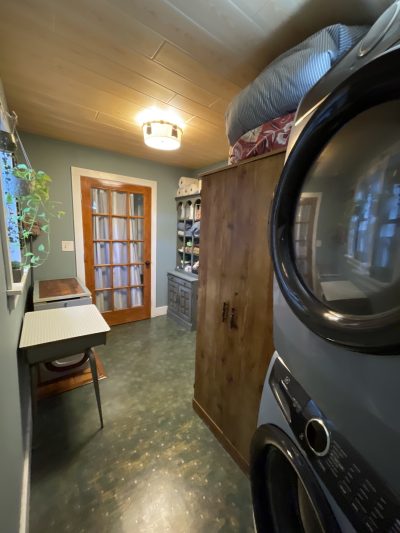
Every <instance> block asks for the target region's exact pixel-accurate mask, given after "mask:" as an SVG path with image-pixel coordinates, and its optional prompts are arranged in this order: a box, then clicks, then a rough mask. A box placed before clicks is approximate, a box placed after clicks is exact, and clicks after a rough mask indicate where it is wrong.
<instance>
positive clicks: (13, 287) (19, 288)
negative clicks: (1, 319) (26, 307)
mask: <svg viewBox="0 0 400 533" xmlns="http://www.w3.org/2000/svg"><path fill="white" fill-rule="evenodd" d="M2 155H3V152H2V151H0V156H2ZM3 177H4V169H3V166H2V165H1V164H0V237H1V246H2V250H3V262H4V273H5V278H6V294H7V295H8V296H18V295H20V294H22V292H23V291H24V288H25V285H26V283H27V280H28V273H29V266H26V267H24V272H23V275H22V279H21V281H20V282H18V283H15V282H14V279H13V273H12V264H11V254H10V239H9V235H8V216H9V214H8V209H7V205H6V200H5V190H4V185H3Z"/></svg>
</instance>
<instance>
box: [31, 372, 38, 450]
mask: <svg viewBox="0 0 400 533" xmlns="http://www.w3.org/2000/svg"><path fill="white" fill-rule="evenodd" d="M29 373H30V377H31V410H32V448H36V447H37V444H38V442H37V440H38V431H39V428H38V417H37V385H38V368H37V365H29Z"/></svg>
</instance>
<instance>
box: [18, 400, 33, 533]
mask: <svg viewBox="0 0 400 533" xmlns="http://www.w3.org/2000/svg"><path fill="white" fill-rule="evenodd" d="M31 449H32V414H31V405H30V400H29V405H28V415H27V421H26V428H25V450H24V464H23V467H22V484H21V510H20V518H19V533H28V531H29V500H30V485H31Z"/></svg>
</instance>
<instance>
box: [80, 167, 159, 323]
mask: <svg viewBox="0 0 400 533" xmlns="http://www.w3.org/2000/svg"><path fill="white" fill-rule="evenodd" d="M81 176H86V177H88V178H94V179H103V180H109V181H119V182H122V183H127V184H128V185H141V186H143V187H150V189H151V297H150V301H151V316H152V317H153V316H157V310H156V286H157V283H156V281H157V247H156V243H157V182H156V181H155V180H147V179H141V178H133V177H130V176H122V175H120V174H111V173H109V172H100V171H98V170H90V169H87V168H79V167H71V177H72V205H73V213H74V236H75V237H74V238H75V261H76V274H77V276H78V277H79V278H80V279H81V280H82V281H83V283H86V281H85V262H84V249H85V248H84V240H83V222H82V196H81Z"/></svg>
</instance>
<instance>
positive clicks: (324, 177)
mask: <svg viewBox="0 0 400 533" xmlns="http://www.w3.org/2000/svg"><path fill="white" fill-rule="evenodd" d="M399 62H400V50H396V51H393V52H391V53H388V54H386V55H384V56H382V57H380V58H378V59H376V60H374V61H372V62H371V63H369V64H368V65H366V66H365V67H363V68H362V69H360V70H359V71H357V72H356V73H355V74H353V76H351V77H349V78H348V80H347V81H346V82H344V83H343V84H342V85H340V86H339V87H338V88H337V89H336V90H335V91H334V92H333V93H332V95H331V96H330V97H329V98H328V99H327V100H326V101H325V102H324V103H323V104H322V105H321V107H320V109H319V110H318V111H317V112H316V113H315V115H314V116H313V117H312V119H311V120H310V122H309V123H308V124H307V126H306V127H305V128H304V130H303V131H302V133H301V135H300V137H299V139H298V141H297V143H296V144H295V146H294V148H293V150H292V152H291V154H290V156H289V158H288V160H287V163H286V165H285V168H284V170H283V173H282V176H281V180H280V183H279V185H278V189H277V192H276V195H275V200H274V205H273V210H272V218H271V252H272V257H273V262H274V268H275V272H276V277H277V281H278V283H279V286H280V289H281V291H282V293H283V295H284V297H285V298H286V300H287V302H288V304H289V305H290V307H291V308H292V310H293V311H294V312H295V314H296V315H297V316H298V317H299V318H300V320H302V321H303V322H304V323H305V324H306V325H307V327H309V329H311V330H312V331H314V332H315V333H316V334H318V335H320V336H321V337H323V338H325V339H327V340H329V341H332V342H335V343H337V344H341V345H344V346H346V347H348V348H350V349H353V350H357V351H360V352H364V353H376V354H388V353H400V76H397V75H396V71H397V69H398V65H399V64H400V63H399Z"/></svg>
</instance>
